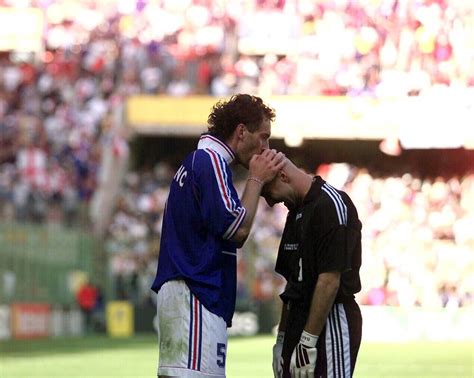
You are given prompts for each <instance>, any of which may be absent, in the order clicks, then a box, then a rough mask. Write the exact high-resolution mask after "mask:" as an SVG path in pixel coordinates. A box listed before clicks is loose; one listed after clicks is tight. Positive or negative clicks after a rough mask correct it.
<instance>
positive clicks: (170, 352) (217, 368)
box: [157, 280, 227, 377]
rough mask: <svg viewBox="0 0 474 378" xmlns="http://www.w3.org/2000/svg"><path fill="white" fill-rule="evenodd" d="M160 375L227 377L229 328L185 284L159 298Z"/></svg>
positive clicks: (168, 287)
mask: <svg viewBox="0 0 474 378" xmlns="http://www.w3.org/2000/svg"><path fill="white" fill-rule="evenodd" d="M157 320H158V343H159V349H160V354H159V363H158V375H159V376H162V375H164V376H171V377H225V358H226V350H227V325H226V323H225V321H224V319H223V318H221V317H219V316H217V315H215V314H213V313H211V312H209V311H208V310H207V309H206V308H205V307H204V306H203V305H202V304H201V303H200V302H199V300H198V299H197V298H196V296H194V295H193V294H192V293H191V291H190V290H189V288H188V286H187V285H186V283H185V282H184V281H182V280H173V281H168V282H166V283H164V284H163V286H162V287H161V288H160V290H159V291H158V294H157Z"/></svg>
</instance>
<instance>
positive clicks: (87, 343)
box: [0, 333, 158, 361]
mask: <svg viewBox="0 0 474 378" xmlns="http://www.w3.org/2000/svg"><path fill="white" fill-rule="evenodd" d="M153 346H156V348H157V350H158V344H157V340H156V335H155V334H153V333H150V334H140V335H136V336H133V337H131V338H110V337H108V336H85V337H74V338H57V339H41V340H8V341H1V342H0V361H1V359H2V357H8V358H15V357H25V356H29V357H36V356H42V355H51V354H62V353H64V354H67V353H87V352H90V351H97V350H100V349H102V350H110V349H122V348H125V349H142V348H145V349H146V348H150V347H153Z"/></svg>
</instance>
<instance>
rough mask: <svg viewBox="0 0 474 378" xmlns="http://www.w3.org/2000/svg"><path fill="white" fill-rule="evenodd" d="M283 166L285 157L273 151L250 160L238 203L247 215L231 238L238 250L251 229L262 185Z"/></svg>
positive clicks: (272, 177) (266, 151)
mask: <svg viewBox="0 0 474 378" xmlns="http://www.w3.org/2000/svg"><path fill="white" fill-rule="evenodd" d="M284 165H285V155H284V154H282V153H281V152H278V153H277V152H276V151H275V150H265V151H264V152H262V153H261V154H260V155H254V156H253V157H252V159H251V160H250V166H249V176H248V179H247V183H246V185H245V189H244V194H243V195H242V199H241V201H240V202H241V203H242V206H243V207H244V208H245V210H247V213H246V214H245V219H244V221H243V222H242V224H241V225H240V227H239V229H238V230H237V232H236V233H235V234H234V236H233V238H232V240H233V241H235V242H236V243H237V245H238V247H239V248H240V247H242V245H243V244H244V243H245V241H246V240H247V238H248V236H249V234H250V230H251V229H252V224H253V220H254V218H255V214H256V212H257V207H258V200H259V198H260V193H261V192H262V187H263V185H264V184H266V183H267V182H270V181H271V180H273V179H274V177H275V176H276V174H277V173H278V171H279V170H280V169H282V168H283V166H284Z"/></svg>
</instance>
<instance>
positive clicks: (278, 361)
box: [272, 331, 285, 378]
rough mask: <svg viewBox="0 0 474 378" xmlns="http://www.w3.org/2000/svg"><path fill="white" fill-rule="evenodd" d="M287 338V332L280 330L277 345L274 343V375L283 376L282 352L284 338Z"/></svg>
mask: <svg viewBox="0 0 474 378" xmlns="http://www.w3.org/2000/svg"><path fill="white" fill-rule="evenodd" d="M284 338H285V332H283V331H279V332H278V336H277V339H276V343H275V345H273V362H272V367H273V377H274V378H280V377H283V357H282V356H281V352H282V350H283V340H284Z"/></svg>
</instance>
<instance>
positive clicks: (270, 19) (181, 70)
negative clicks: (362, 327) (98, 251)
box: [0, 0, 474, 307]
mask: <svg viewBox="0 0 474 378" xmlns="http://www.w3.org/2000/svg"><path fill="white" fill-rule="evenodd" d="M20 3H21V4H22V7H25V6H31V7H37V8H39V9H41V10H42V12H43V14H44V17H45V28H44V34H43V43H44V50H42V51H41V52H37V53H36V54H25V53H21V52H0V136H1V137H0V220H1V223H4V224H9V223H12V222H13V223H19V224H30V223H36V224H37V225H41V226H45V225H56V226H57V227H63V226H64V227H69V228H71V229H76V228H77V229H81V230H84V231H87V230H91V228H92V223H91V219H90V217H89V215H88V211H89V206H90V202H91V199H92V198H93V195H94V192H95V191H96V189H97V185H98V180H99V179H98V176H99V172H100V170H101V156H102V154H103V151H104V148H105V146H112V150H113V153H114V154H116V156H123V154H124V153H125V150H126V146H124V143H125V139H124V137H123V136H121V135H119V134H116V133H114V126H113V124H114V121H113V110H114V108H116V107H117V106H118V105H119V104H122V103H123V102H124V101H125V99H126V98H127V97H128V96H131V95H136V94H150V95H156V94H167V95H171V96H176V97H180V96H186V95H191V94H193V95H211V96H221V97H222V96H228V95H229V94H231V93H236V92H251V93H255V94H258V95H261V96H271V95H323V96H335V95H337V96H341V95H342V96H348V97H359V96H367V97H373V98H389V99H391V98H398V97H406V96H429V95H430V93H433V92H435V91H437V90H439V88H443V89H447V90H448V91H451V90H452V91H458V92H457V93H459V91H463V92H462V93H472V92H473V90H474V89H473V88H474V76H473V75H474V56H473V51H474V49H473V46H474V39H473V38H474V37H473V36H474V11H473V7H472V5H470V4H469V2H466V1H462V0H457V1H447V0H424V1H412V0H403V1H392V0H375V1H371V2H368V1H335V0H319V1H311V0H305V1H298V2H294V1H284V0H280V1H265V0H255V1H246V2H241V1H237V0H232V1H227V2H214V1H210V0H180V1H158V0H156V1H151V0H150V1H136V2H112V1H100V2H92V1H86V2H84V1H74V0H67V1H66V0H64V1H42V0H38V1H35V0H30V1H28V0H25V1H21V2H20ZM16 5H18V2H16V1H9V0H0V7H3V8H2V9H11V8H14V7H15V6H16ZM282 20H284V21H283V22H282ZM275 41H276V42H275ZM154 163H158V164H156V165H155V166H153V167H151V168H149V169H145V168H144V167H140V166H137V167H134V170H131V171H130V172H128V173H127V175H126V179H125V180H124V183H123V187H122V190H121V194H120V197H119V199H118V201H117V204H116V206H115V210H114V214H113V216H112V219H111V222H110V224H109V225H108V226H107V233H106V236H105V241H104V248H105V251H106V253H107V256H108V258H109V261H110V270H111V273H112V277H113V281H114V284H113V288H114V291H113V293H112V295H113V296H114V297H115V298H119V299H129V300H131V301H132V302H135V303H140V302H143V301H147V300H149V295H150V291H149V285H150V282H151V281H152V278H153V275H154V272H155V267H156V265H155V264H156V256H157V254H158V252H159V251H158V249H159V248H158V246H159V231H160V222H161V215H162V211H163V206H164V202H165V200H166V193H167V184H168V182H169V180H170V177H171V176H172V175H173V171H174V168H175V167H173V166H172V164H171V165H170V164H168V163H169V161H159V162H156V161H155V162H154ZM317 169H319V170H317ZM313 171H314V172H315V173H316V172H318V173H320V174H321V175H323V176H324V177H327V178H328V180H330V181H331V180H334V181H333V182H334V184H335V185H337V184H339V186H340V187H343V188H345V189H346V190H347V191H348V192H349V193H350V195H351V197H352V198H353V199H354V200H355V202H356V205H357V206H358V208H359V211H360V213H361V218H362V221H363V223H364V267H363V272H362V274H363V279H364V285H363V287H364V289H363V292H362V293H361V294H360V296H359V297H358V299H359V301H360V303H363V304H368V305H395V306H413V305H415V306H435V307H451V306H453V307H456V306H467V305H470V304H472V303H473V298H472V295H473V293H474V282H473V281H472V277H471V276H470V274H469V272H472V270H473V263H474V262H473V254H472V251H473V250H474V240H473V234H472V229H473V224H474V197H473V193H474V176H473V174H472V172H469V171H465V172H463V173H462V174H461V175H458V176H455V177H451V176H450V175H443V174H442V175H440V176H439V177H417V176H416V175H414V174H409V173H406V172H398V173H397V174H392V175H390V174H385V175H382V176H380V175H378V174H377V173H375V172H372V171H371V170H370V167H364V166H357V167H356V166H351V165H340V164H330V165H327V166H324V167H323V166H320V167H319V168H318V167H313ZM285 214H286V213H285V211H284V209H282V208H281V207H276V208H275V209H268V208H265V205H263V204H262V208H261V209H260V212H259V213H258V219H257V220H256V223H257V224H256V227H255V231H254V233H253V237H252V238H251V239H252V241H251V242H250V243H249V245H248V246H247V247H246V250H245V251H244V253H242V254H241V256H242V257H241V258H240V261H239V269H240V274H239V304H240V306H241V307H245V305H246V304H248V303H259V302H261V303H263V302H265V301H269V300H271V299H272V298H273V297H274V296H275V294H276V293H278V292H279V290H280V289H281V284H282V281H281V279H280V278H279V277H277V276H275V275H274V274H273V266H274V258H275V251H276V248H277V245H278V237H279V235H280V233H281V227H282V225H283V223H284V218H285ZM246 252H248V253H246Z"/></svg>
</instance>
